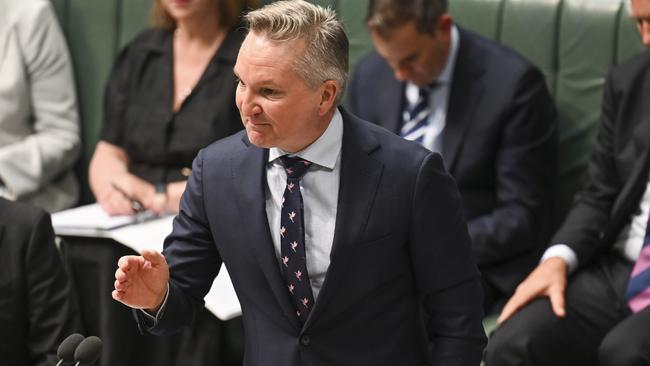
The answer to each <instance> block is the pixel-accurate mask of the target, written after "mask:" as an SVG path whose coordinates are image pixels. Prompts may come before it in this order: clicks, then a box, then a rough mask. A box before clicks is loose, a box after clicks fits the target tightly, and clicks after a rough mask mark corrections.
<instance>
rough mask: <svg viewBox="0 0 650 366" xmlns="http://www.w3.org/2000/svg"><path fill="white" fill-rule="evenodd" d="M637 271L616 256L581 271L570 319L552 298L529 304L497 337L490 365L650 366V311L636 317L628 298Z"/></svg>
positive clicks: (570, 290) (569, 292)
mask: <svg viewBox="0 0 650 366" xmlns="http://www.w3.org/2000/svg"><path fill="white" fill-rule="evenodd" d="M632 265H633V263H631V262H630V261H628V260H626V259H624V258H622V257H621V256H619V255H618V254H616V253H613V252H610V253H608V254H606V255H602V256H601V257H600V258H599V260H597V261H596V262H595V263H593V264H591V265H589V266H587V267H585V268H581V269H580V270H578V271H577V272H576V273H575V274H573V275H572V276H571V277H570V278H569V282H568V285H567V289H566V317H565V318H558V317H556V316H555V315H554V314H553V311H552V310H551V305H550V302H549V300H548V298H541V299H537V300H534V301H533V302H531V303H530V304H528V305H527V306H526V307H524V308H523V309H522V310H520V311H519V312H518V313H516V314H515V315H514V316H513V317H512V318H511V319H510V320H508V321H507V322H505V323H504V324H502V325H501V326H500V327H499V328H497V330H495V331H494V333H493V334H492V336H491V337H490V340H489V344H488V348H487V353H486V360H485V361H486V365H488V366H514V365H527V366H548V365H554V366H562V365H567V366H581V365H585V366H594V365H601V366H610V365H611V366H613V365H616V366H628V365H630V366H631V365H650V361H649V360H650V333H649V332H648V331H647V330H648V329H650V309H645V310H644V311H642V312H640V313H638V314H632V313H631V311H630V309H629V308H628V306H627V302H626V300H625V296H624V293H625V289H626V286H627V282H628V277H629V275H630V271H631V270H632Z"/></svg>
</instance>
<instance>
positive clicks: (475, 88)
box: [442, 29, 484, 172]
mask: <svg viewBox="0 0 650 366" xmlns="http://www.w3.org/2000/svg"><path fill="white" fill-rule="evenodd" d="M459 34H460V37H459V38H460V46H459V49H458V57H457V58H456V65H455V66H454V75H453V78H452V82H451V86H450V92H449V106H448V108H447V123H446V125H445V129H444V132H443V142H442V158H443V160H444V162H445V167H446V168H447V169H448V170H449V171H450V172H453V169H454V166H455V164H456V160H457V157H458V153H459V151H460V146H461V145H462V141H463V140H464V138H463V137H464V135H465V133H466V131H467V129H468V128H469V126H470V125H471V122H472V121H473V120H475V119H476V118H475V117H474V114H475V112H476V109H477V107H478V105H479V103H480V100H481V96H482V95H483V81H482V79H481V76H482V75H483V73H484V68H483V66H482V65H483V63H482V62H481V60H480V56H481V55H480V54H479V53H478V52H476V51H475V50H474V49H473V48H472V43H471V39H470V38H469V37H470V36H469V35H468V34H467V33H466V32H465V31H464V30H462V29H459Z"/></svg>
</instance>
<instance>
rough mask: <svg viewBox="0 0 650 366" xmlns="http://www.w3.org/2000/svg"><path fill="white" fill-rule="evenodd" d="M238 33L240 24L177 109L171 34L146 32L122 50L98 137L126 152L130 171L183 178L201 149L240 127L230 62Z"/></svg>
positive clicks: (142, 175)
mask: <svg viewBox="0 0 650 366" xmlns="http://www.w3.org/2000/svg"><path fill="white" fill-rule="evenodd" d="M244 37H245V33H244V30H243V28H242V27H240V26H236V27H234V28H233V29H231V30H230V32H229V33H228V35H227V36H226V38H225V39H224V41H223V43H222V44H221V46H220V47H219V49H218V50H217V52H216V53H215V55H214V56H213V58H212V60H211V61H210V63H209V64H208V66H207V68H206V70H205V71H204V73H203V75H202V76H201V79H200V80H199V82H198V83H197V85H196V86H195V87H194V89H193V90H192V93H191V94H190V95H189V96H188V97H187V98H186V99H185V101H184V102H183V104H182V105H181V107H180V109H179V110H178V112H176V113H174V112H173V110H172V104H173V100H172V99H173V90H174V81H173V52H172V41H173V32H171V31H166V30H162V29H148V30H146V31H144V32H143V33H141V34H140V35H138V36H137V37H136V38H135V39H134V40H133V41H132V42H131V43H129V44H128V45H127V46H126V47H125V48H124V49H123V50H122V51H121V52H120V54H119V56H118V57H117V60H116V61H115V64H114V65H113V70H112V72H111V75H110V78H109V81H108V84H107V86H106V90H105V96H104V125H103V127H102V130H101V134H100V139H101V140H104V141H106V142H109V143H111V144H114V145H117V146H120V147H121V148H122V149H124V150H125V151H126V153H127V154H128V156H129V159H130V166H129V171H130V172H131V173H133V174H135V175H136V176H138V177H140V178H142V179H145V180H147V181H149V182H151V183H159V182H174V181H179V180H184V179H186V178H187V175H189V172H190V170H189V169H190V168H191V166H192V160H193V159H194V157H195V156H196V154H197V153H198V151H199V150H200V149H201V148H203V147H205V146H207V145H209V144H210V143H212V142H213V141H215V140H217V139H220V138H223V137H226V136H228V135H231V134H233V133H235V132H237V131H239V130H240V129H242V127H243V126H242V124H241V119H240V117H239V112H238V110H237V107H236V105H235V88H236V81H235V76H234V73H233V67H234V65H235V61H236V59H237V53H238V52H239V46H240V45H241V42H242V41H243V39H244Z"/></svg>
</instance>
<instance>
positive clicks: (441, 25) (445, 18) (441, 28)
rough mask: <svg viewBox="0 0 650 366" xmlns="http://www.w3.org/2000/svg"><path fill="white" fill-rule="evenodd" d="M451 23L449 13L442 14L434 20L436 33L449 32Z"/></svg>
mask: <svg viewBox="0 0 650 366" xmlns="http://www.w3.org/2000/svg"><path fill="white" fill-rule="evenodd" d="M452 24H453V21H452V19H451V15H449V14H447V13H444V14H442V15H441V16H440V17H439V18H438V21H437V22H436V33H442V34H449V33H450V32H451V25H452Z"/></svg>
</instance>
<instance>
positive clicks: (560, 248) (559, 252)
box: [539, 244, 578, 273]
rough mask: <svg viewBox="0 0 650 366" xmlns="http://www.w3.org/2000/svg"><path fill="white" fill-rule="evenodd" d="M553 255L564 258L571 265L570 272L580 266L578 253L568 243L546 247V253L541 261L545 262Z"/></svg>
mask: <svg viewBox="0 0 650 366" xmlns="http://www.w3.org/2000/svg"><path fill="white" fill-rule="evenodd" d="M551 257H559V258H561V259H563V260H564V261H565V262H566V263H567V265H568V266H569V273H571V272H573V271H575V269H576V268H578V256H577V255H576V252H574V251H573V249H571V248H570V247H569V246H568V245H566V244H555V245H552V246H551V247H549V248H548V249H546V251H545V252H544V255H542V259H541V260H540V261H539V262H540V263H541V262H544V261H545V260H547V259H549V258H551Z"/></svg>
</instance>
